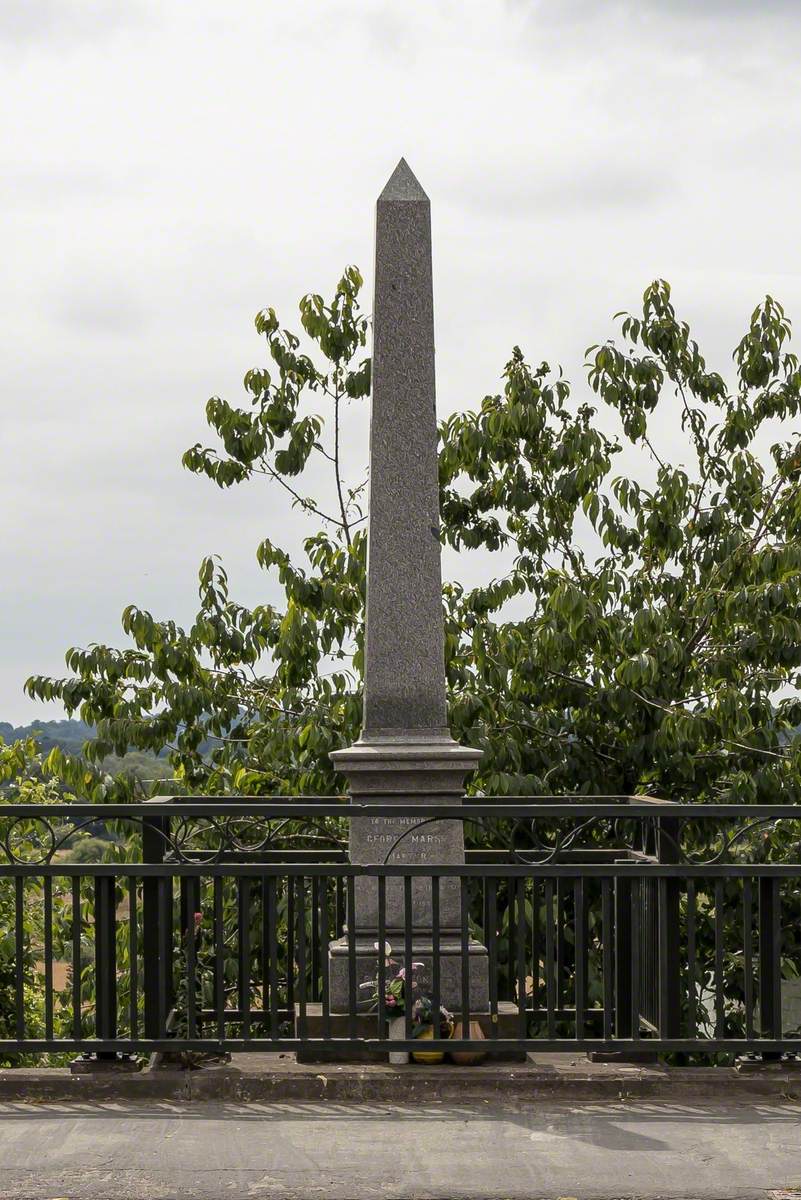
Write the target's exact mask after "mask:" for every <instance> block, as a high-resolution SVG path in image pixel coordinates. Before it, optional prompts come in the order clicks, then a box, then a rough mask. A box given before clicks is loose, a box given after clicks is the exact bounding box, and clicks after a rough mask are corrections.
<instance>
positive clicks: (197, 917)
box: [195, 912, 203, 933]
mask: <svg viewBox="0 0 801 1200" xmlns="http://www.w3.org/2000/svg"><path fill="white" fill-rule="evenodd" d="M202 924H203V913H202V912H199V913H195V932H196V933H197V931H198V929H200V926H201V925H202Z"/></svg>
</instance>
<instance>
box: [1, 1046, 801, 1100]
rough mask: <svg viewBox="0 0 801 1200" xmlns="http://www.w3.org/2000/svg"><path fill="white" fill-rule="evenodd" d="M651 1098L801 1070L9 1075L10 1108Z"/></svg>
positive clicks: (581, 1064)
mask: <svg viewBox="0 0 801 1200" xmlns="http://www.w3.org/2000/svg"><path fill="white" fill-rule="evenodd" d="M546 1099H547V1100H549V1101H551V1102H559V1101H563V1100H564V1101H574V1100H581V1101H592V1100H615V1101H619V1100H645V1099H647V1100H649V1101H654V1102H660V1101H661V1102H664V1103H673V1102H690V1101H693V1102H710V1103H721V1102H726V1103H732V1102H743V1103H746V1102H748V1101H751V1100H760V1101H768V1102H770V1101H774V1102H777V1103H778V1102H783V1101H787V1100H801V1071H798V1070H793V1069H787V1068H785V1067H783V1066H782V1067H772V1066H766V1067H765V1068H764V1070H757V1071H749V1072H748V1073H740V1072H738V1071H737V1070H735V1069H734V1068H729V1067H692V1068H680V1067H673V1068H663V1067H654V1066H648V1067H645V1066H623V1065H621V1064H614V1065H613V1064H608V1063H589V1062H587V1060H586V1059H585V1058H583V1057H581V1056H577V1055H570V1054H554V1055H544V1054H543V1055H536V1056H535V1055H531V1056H529V1059H528V1061H527V1062H526V1063H521V1064H515V1065H511V1064H503V1065H501V1064H491V1063H483V1064H481V1065H478V1066H470V1067H457V1066H445V1067H442V1066H435V1067H428V1066H420V1065H410V1066H404V1067H394V1066H389V1065H385V1064H379V1063H376V1064H346V1063H331V1064H318V1065H315V1066H312V1065H306V1064H301V1063H298V1062H296V1060H295V1057H294V1055H290V1054H275V1055H272V1054H259V1055H256V1054H242V1055H237V1056H236V1057H235V1058H234V1060H233V1061H232V1062H230V1063H220V1064H216V1063H215V1064H213V1065H208V1066H203V1067H200V1068H199V1069H197V1070H181V1069H177V1068H174V1067H164V1066H162V1067H158V1068H148V1069H145V1070H143V1071H141V1072H139V1073H137V1074H119V1075H116V1074H114V1073H113V1072H103V1073H99V1074H95V1075H91V1074H90V1075H72V1074H70V1072H69V1070H68V1069H66V1068H65V1069H61V1068H52V1069H46V1068H45V1069H36V1068H17V1069H13V1070H6V1071H0V1102H8V1101H14V1102H28V1103H65V1102H70V1101H77V1102H79V1103H82V1104H87V1103H92V1102H98V1101H107V1102H108V1101H111V1102H118V1103H121V1104H137V1103H152V1102H154V1101H167V1102H171V1103H177V1104H190V1103H195V1102H203V1101H239V1102H247V1101H249V1100H250V1101H260V1102H264V1101H271V1100H272V1101H276V1102H285V1101H326V1100H329V1101H332V1102H337V1103H343V1102H348V1103H394V1104H421V1103H425V1102H429V1103H430V1102H432V1101H435V1102H438V1101H458V1100H473V1101H494V1102H498V1103H500V1102H508V1101H515V1102H520V1103H526V1102H538V1101H542V1100H546Z"/></svg>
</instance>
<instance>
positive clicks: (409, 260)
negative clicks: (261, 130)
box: [330, 159, 487, 1011]
mask: <svg viewBox="0 0 801 1200" xmlns="http://www.w3.org/2000/svg"><path fill="white" fill-rule="evenodd" d="M480 757H481V752H480V751H478V750H474V749H471V748H468V747H463V746H460V745H458V744H457V743H456V742H455V741H454V740H453V738H452V737H451V734H450V731H449V728H448V714H447V702H446V691H445V649H444V626H443V615H442V578H441V566H440V538H439V486H438V455H437V422H436V407H435V379H434V306H433V289H432V264H431V206H430V203H429V199H428V196H427V195H426V194H425V192H424V191H423V189H422V187H421V186H420V184H419V183H418V181H417V179H416V178H415V176H414V175H413V174H412V172H411V170H410V168H409V166H408V164H407V163H406V161H405V160H404V159H401V161H400V162H399V163H398V165H397V167H396V168H395V171H394V172H393V174H392V176H391V178H390V179H389V182H388V183H387V185H386V187H385V188H384V190H383V192H382V193H381V195H380V196H379V198H378V204H377V208H376V235H375V297H374V306H373V380H372V408H371V422H370V507H369V534H368V558H367V613H366V645H365V684H364V722H363V729H362V735H361V738H360V739H359V741H358V742H356V744H355V745H353V746H351V747H349V748H348V749H346V750H339V751H336V752H335V753H334V754H333V755H332V758H333V760H334V763H335V765H336V767H337V768H338V769H339V770H340V771H341V772H342V774H343V775H344V776H345V778H346V779H347V782H348V787H349V791H350V794H351V795H352V796H353V797H354V798H357V799H362V800H371V801H378V802H380V801H381V800H382V799H384V800H386V801H387V802H392V803H395V804H398V803H403V802H409V803H414V804H421V803H438V804H451V803H453V804H458V803H459V802H460V801H461V799H462V798H463V795H464V786H463V785H464V779H465V776H466V774H467V772H469V771H470V770H471V769H472V768H473V767H474V766H475V764H476V762H477V761H478V759H479V758H480ZM403 835H405V836H403ZM401 837H403V840H402V841H400V842H398V839H399V838H401ZM350 858H351V861H352V862H354V863H361V864H367V863H383V862H384V861H389V862H391V863H401V864H405V863H415V864H458V863H462V862H464V838H463V829H462V825H461V822H460V821H443V822H437V823H433V824H428V825H421V818H419V817H415V818H403V817H365V818H360V817H357V818H353V819H352V820H351V833H350ZM356 885H357V886H356V905H355V913H353V914H349V917H348V919H349V920H352V921H353V922H354V929H355V932H356V937H357V940H358V960H359V967H358V974H359V979H360V980H362V979H364V978H369V977H371V976H374V975H375V965H376V955H375V949H374V948H373V942H374V940H375V935H376V932H377V887H376V884H375V880H374V879H369V878H360V879H357V880H356ZM412 914H413V926H414V932H415V954H416V956H418V957H420V958H422V959H423V960H425V958H426V954H425V951H426V944H427V945H428V951H429V961H430V953H431V885H430V882H427V881H425V880H423V879H419V880H417V879H416V880H415V881H414V885H413V904H412ZM403 923H404V913H403V889H402V881H401V880H389V881H388V885H387V910H386V927H387V932H388V936H389V937H390V938H391V937H392V936H393V933H397V932H399V931H400V930H401V929H402V928H403ZM460 923H461V914H460V901H459V889H458V882H457V881H453V880H447V881H446V880H443V882H442V889H441V897H440V929H441V935H442V938H443V941H442V944H441V945H442V948H441V963H442V966H441V979H442V1000H443V1003H445V1004H457V1003H458V996H457V994H456V992H457V985H458V981H459V979H460V963H461V958H460V950H459V945H458V937H457V931H458V928H459V926H460ZM449 939H450V940H449ZM346 950H347V946H346V944H345V943H342V942H340V943H336V942H335V943H333V944H332V946H331V960H330V961H331V977H330V978H331V1003H332V1006H333V1007H337V1006H346V1005H347V1000H348V994H347V970H346V963H345V961H344V955H345V954H346ZM470 958H471V972H470V973H471V984H470V992H471V1007H473V1010H474V1011H483V1010H484V1009H485V1008H486V1004H487V1001H486V957H485V951H484V948H483V947H482V946H480V945H479V944H478V943H473V944H471V955H470Z"/></svg>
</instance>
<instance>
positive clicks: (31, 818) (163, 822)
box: [0, 805, 347, 867]
mask: <svg viewBox="0 0 801 1200" xmlns="http://www.w3.org/2000/svg"><path fill="white" fill-rule="evenodd" d="M31 809H32V810H34V809H35V811H32V812H31V813H30V815H28V814H25V815H14V816H9V817H7V818H4V817H3V814H2V808H0V864H1V863H2V861H3V860H5V861H6V862H8V863H9V864H10V865H12V866H29V867H30V866H49V865H51V864H52V863H53V862H54V861H63V862H64V865H65V867H67V866H68V865H69V860H68V859H67V858H63V859H61V860H59V859H57V857H56V856H57V855H58V854H59V852H60V851H62V850H67V851H69V850H73V849H75V848H76V847H77V846H78V845H80V843H81V841H82V835H86V834H91V833H93V832H94V831H95V830H96V828H97V826H98V825H101V824H107V825H109V826H120V825H122V826H126V825H127V826H131V827H132V832H134V831H135V832H136V834H137V835H139V836H141V835H142V833H143V832H144V829H145V827H146V826H147V827H148V828H149V830H150V832H151V834H152V836H153V837H155V838H157V839H158V841H159V843H160V845H161V852H160V857H161V859H162V860H163V861H173V862H180V863H217V862H222V861H225V860H231V859H233V860H236V858H237V857H240V856H242V857H244V856H247V857H248V858H252V859H256V861H258V857H259V855H260V854H267V853H272V854H275V853H278V852H280V851H281V850H290V849H305V850H310V851H314V850H319V851H321V852H322V851H335V852H338V853H344V852H345V850H346V849H347V841H346V838H345V837H343V836H341V831H340V830H339V829H338V828H337V827H336V826H335V823H333V822H329V823H326V822H325V821H321V820H320V819H316V818H314V817H309V816H306V815H305V814H302V813H299V815H298V818H297V819H295V818H288V817H280V818H279V817H274V818H271V817H264V816H261V815H259V816H253V817H250V816H244V817H243V816H228V815H227V814H225V812H219V811H217V812H210V813H208V814H205V813H204V814H202V815H195V814H193V815H191V816H190V815H184V814H181V813H180V811H173V812H172V813H171V812H170V811H169V809H168V808H167V807H166V806H165V810H163V811H160V812H158V813H154V812H153V811H152V810H151V811H150V812H148V813H147V814H145V813H142V812H131V813H130V814H128V813H126V814H124V815H120V814H118V813H117V814H114V815H113V816H107V815H106V814H105V813H104V812H103V809H102V808H101V807H100V806H98V812H97V815H94V814H93V815H92V816H88V817H85V816H82V817H72V816H71V815H70V813H69V806H67V805H59V806H58V808H57V810H56V813H57V816H56V817H55V818H53V817H51V816H50V815H49V813H48V812H47V810H45V811H42V807H40V806H34V805H31ZM156 817H157V818H158V819H157V820H155V819H154V818H156ZM112 844H113V843H110V845H112Z"/></svg>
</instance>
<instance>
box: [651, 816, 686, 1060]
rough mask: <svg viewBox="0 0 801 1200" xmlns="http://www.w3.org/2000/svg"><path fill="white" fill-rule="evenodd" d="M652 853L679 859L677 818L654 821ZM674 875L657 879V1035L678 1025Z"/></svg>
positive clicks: (669, 1033)
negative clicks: (655, 827) (671, 877)
mask: <svg viewBox="0 0 801 1200" xmlns="http://www.w3.org/2000/svg"><path fill="white" fill-rule="evenodd" d="M656 857H657V861H658V862H660V863H675V862H678V861H679V857H680V856H679V822H678V821H677V820H674V819H673V818H665V817H660V818H659V820H658V821H657V834H656ZM679 887H680V883H679V880H678V879H664V878H663V879H660V880H659V892H658V894H659V915H658V922H659V950H658V962H659V1035H660V1037H663V1038H677V1037H679V1034H680V1029H681V970H680V967H679Z"/></svg>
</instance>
